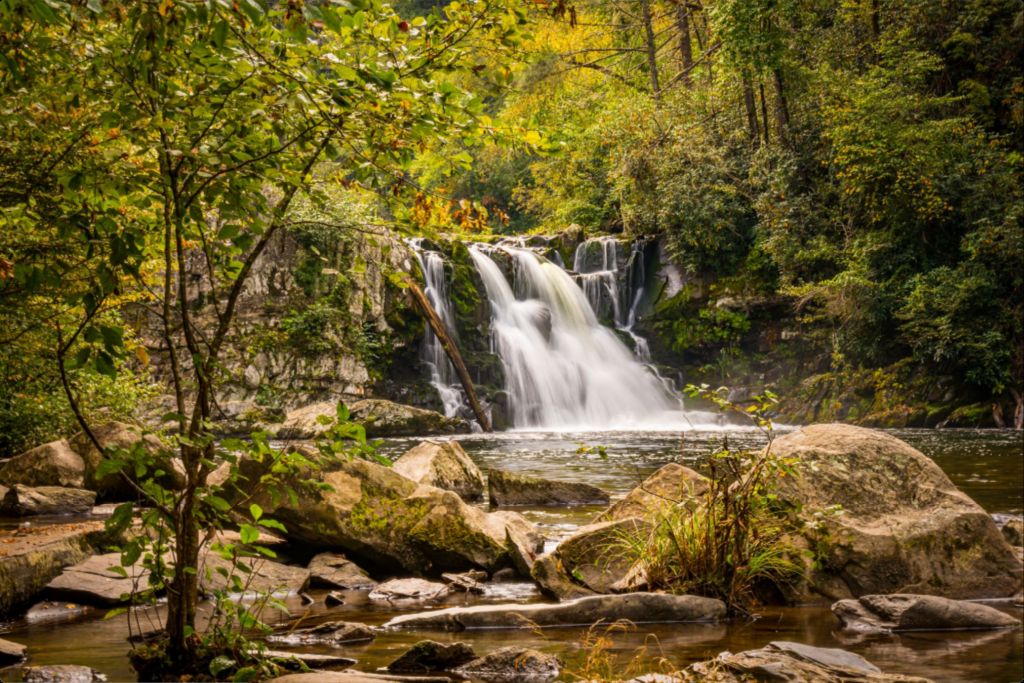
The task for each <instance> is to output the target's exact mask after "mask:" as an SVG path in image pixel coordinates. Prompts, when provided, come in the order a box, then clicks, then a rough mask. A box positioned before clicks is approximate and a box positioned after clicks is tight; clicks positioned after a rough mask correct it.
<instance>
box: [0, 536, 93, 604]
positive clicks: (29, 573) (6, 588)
mask: <svg viewBox="0 0 1024 683" xmlns="http://www.w3.org/2000/svg"><path fill="white" fill-rule="evenodd" d="M105 538H106V532H105V530H104V528H103V522H101V521H95V522H82V523H77V524H51V525H47V526H43V527H34V528H29V529H25V530H21V529H19V530H17V531H6V530H0V540H2V541H3V545H2V546H0V547H2V548H3V553H2V554H0V617H7V616H11V615H12V614H14V613H15V612H17V611H18V610H19V609H22V608H25V607H28V606H29V605H30V604H31V603H32V602H34V600H35V598H36V596H37V595H39V593H40V592H42V590H43V589H44V588H45V587H46V584H48V583H49V582H50V581H51V580H52V579H53V578H54V577H56V576H58V575H59V574H60V573H61V572H62V571H63V570H64V568H65V567H69V566H71V565H74V564H76V563H78V562H81V561H82V560H84V559H86V558H87V557H89V556H90V555H91V554H92V553H93V549H94V548H95V547H97V546H99V545H100V544H101V543H102V542H103V541H104V539H105Z"/></svg>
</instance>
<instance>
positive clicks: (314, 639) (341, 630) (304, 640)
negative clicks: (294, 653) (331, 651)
mask: <svg viewBox="0 0 1024 683" xmlns="http://www.w3.org/2000/svg"><path fill="white" fill-rule="evenodd" d="M376 637H377V636H376V635H375V634H374V632H373V629H371V628H370V627H369V626H367V625H366V624H358V623H355V622H351V621H325V622H324V623H322V624H317V625H316V626H311V627H309V628H300V629H294V630H291V631H287V632H284V633H274V634H271V635H269V636H267V640H268V641H269V642H271V643H277V644H280V645H289V646H292V647H297V646H305V645H330V646H332V647H336V646H338V645H347V644H349V643H367V642H369V641H371V640H373V639H374V638H376Z"/></svg>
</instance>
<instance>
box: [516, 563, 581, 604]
mask: <svg viewBox="0 0 1024 683" xmlns="http://www.w3.org/2000/svg"><path fill="white" fill-rule="evenodd" d="M529 576H530V578H532V579H533V580H534V582H535V583H536V584H537V588H539V589H540V592H541V593H543V594H544V595H546V596H548V597H551V598H555V599H556V600H575V599H576V598H585V597H589V596H592V595H595V593H594V591H592V590H590V589H589V588H586V587H585V586H581V585H580V584H578V583H576V582H575V581H573V580H572V578H571V577H570V576H569V572H567V571H566V570H565V567H563V566H562V562H561V560H559V559H558V557H557V556H556V555H555V554H554V553H544V554H543V555H541V556H540V557H538V558H537V560H536V561H535V562H534V563H533V567H532V568H531V569H530V574H529Z"/></svg>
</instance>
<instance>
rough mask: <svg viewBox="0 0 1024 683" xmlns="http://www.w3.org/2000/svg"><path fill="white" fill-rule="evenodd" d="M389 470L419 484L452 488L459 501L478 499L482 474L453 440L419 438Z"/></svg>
mask: <svg viewBox="0 0 1024 683" xmlns="http://www.w3.org/2000/svg"><path fill="white" fill-rule="evenodd" d="M392 469H394V470H395V471H396V472H398V473H399V474H401V475H402V476H404V477H407V478H409V479H412V480H413V481H415V482H417V483H420V484H428V485H430V486H436V487H437V488H439V489H445V490H446V491H454V492H455V493H457V494H459V495H460V496H461V497H462V499H463V500H470V501H472V500H479V499H480V498H481V496H483V492H484V475H483V473H481V472H480V468H479V467H477V466H476V463H474V462H473V461H472V460H471V459H470V457H469V456H468V455H466V451H465V450H463V448H462V446H461V445H460V444H459V442H457V441H423V442H421V443H419V444H417V445H416V446H414V447H413V448H410V449H409V450H408V451H406V452H405V453H404V454H402V457H400V458H398V460H396V461H395V462H394V464H393V465H392Z"/></svg>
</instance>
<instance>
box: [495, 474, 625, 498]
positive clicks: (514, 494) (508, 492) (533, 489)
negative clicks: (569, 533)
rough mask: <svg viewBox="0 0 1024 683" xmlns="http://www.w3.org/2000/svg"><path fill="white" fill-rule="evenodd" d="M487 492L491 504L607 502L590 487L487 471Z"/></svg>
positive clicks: (597, 489)
mask: <svg viewBox="0 0 1024 683" xmlns="http://www.w3.org/2000/svg"><path fill="white" fill-rule="evenodd" d="M487 492H488V498H489V500H490V502H491V505H493V506H495V507H509V506H516V505H529V506H545V505H587V504H592V503H607V502H608V500H609V496H608V493H607V492H605V491H602V490H601V489H599V488H597V487H596V486H591V485H590V484H581V483H575V482H566V481H555V480H551V479H541V478H540V477H529V476H526V475H524V474H516V473H514V472H506V471H504V470H496V469H490V470H487Z"/></svg>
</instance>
